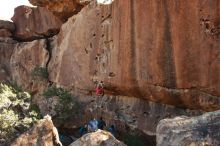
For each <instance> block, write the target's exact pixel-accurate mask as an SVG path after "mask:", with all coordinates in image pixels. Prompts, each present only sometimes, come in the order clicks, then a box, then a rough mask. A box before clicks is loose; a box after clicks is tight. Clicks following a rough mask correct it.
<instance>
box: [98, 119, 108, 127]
mask: <svg viewBox="0 0 220 146" xmlns="http://www.w3.org/2000/svg"><path fill="white" fill-rule="evenodd" d="M105 127H106V123H105V121H104V120H103V119H102V117H100V119H99V120H98V129H101V130H103V129H104V128H105Z"/></svg>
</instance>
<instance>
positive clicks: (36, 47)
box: [10, 39, 49, 92]
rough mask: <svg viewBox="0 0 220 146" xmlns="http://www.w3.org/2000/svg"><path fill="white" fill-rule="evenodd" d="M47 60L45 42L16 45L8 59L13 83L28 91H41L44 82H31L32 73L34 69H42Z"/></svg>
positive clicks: (38, 41) (37, 41)
mask: <svg viewBox="0 0 220 146" xmlns="http://www.w3.org/2000/svg"><path fill="white" fill-rule="evenodd" d="M48 59H49V53H48V51H47V45H46V40H43V39H42V40H35V41H32V42H25V43H18V44H16V46H15V48H14V51H13V54H12V56H11V59H10V67H11V74H12V79H13V81H16V82H17V84H18V85H21V86H22V87H23V88H24V89H29V91H33V92H36V91H39V90H40V89H42V90H43V88H44V86H45V85H46V82H47V81H46V80H42V81H41V80H33V78H32V77H33V76H32V72H33V70H34V69H35V68H36V67H38V66H39V67H43V68H45V69H46V65H47V62H48Z"/></svg>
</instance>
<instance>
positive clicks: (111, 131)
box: [108, 125, 116, 136]
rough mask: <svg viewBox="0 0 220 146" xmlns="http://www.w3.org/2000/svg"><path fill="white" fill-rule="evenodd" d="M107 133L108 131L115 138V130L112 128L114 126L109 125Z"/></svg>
mask: <svg viewBox="0 0 220 146" xmlns="http://www.w3.org/2000/svg"><path fill="white" fill-rule="evenodd" d="M108 131H109V132H110V133H111V134H112V135H113V136H115V134H116V130H115V126H114V125H111V126H110V127H109V128H108Z"/></svg>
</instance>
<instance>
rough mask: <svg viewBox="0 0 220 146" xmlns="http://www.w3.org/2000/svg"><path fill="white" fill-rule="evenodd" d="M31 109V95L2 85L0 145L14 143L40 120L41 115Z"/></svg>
mask: <svg viewBox="0 0 220 146" xmlns="http://www.w3.org/2000/svg"><path fill="white" fill-rule="evenodd" d="M31 107H32V106H31V96H30V94H29V93H27V92H22V91H18V90H16V89H14V88H13V87H11V86H8V85H6V84H0V142H1V143H0V145H6V144H8V143H10V142H12V141H13V140H14V139H15V138H16V137H17V136H19V135H20V134H21V133H23V132H25V131H26V130H28V129H29V128H30V127H31V126H32V125H33V123H35V122H36V121H37V120H38V118H39V117H40V115H39V113H38V112H37V111H35V110H33V109H32V108H31Z"/></svg>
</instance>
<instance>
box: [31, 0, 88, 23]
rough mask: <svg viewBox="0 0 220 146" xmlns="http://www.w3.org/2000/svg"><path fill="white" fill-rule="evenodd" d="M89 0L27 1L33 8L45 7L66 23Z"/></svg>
mask: <svg viewBox="0 0 220 146" xmlns="http://www.w3.org/2000/svg"><path fill="white" fill-rule="evenodd" d="M90 1H91V0H59V1H51V0H29V2H30V3H31V4H32V5H34V6H40V7H46V8H47V9H48V10H50V11H52V12H53V13H54V14H55V15H56V16H58V17H59V18H60V19H61V20H62V21H66V20H67V19H68V18H69V17H71V16H72V15H73V14H76V13H77V12H79V11H80V10H81V9H82V7H83V6H84V5H86V4H88V3H89V2H90Z"/></svg>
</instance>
